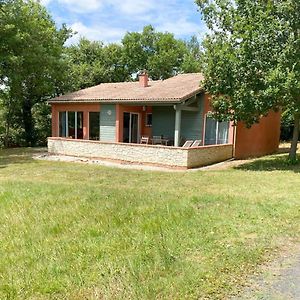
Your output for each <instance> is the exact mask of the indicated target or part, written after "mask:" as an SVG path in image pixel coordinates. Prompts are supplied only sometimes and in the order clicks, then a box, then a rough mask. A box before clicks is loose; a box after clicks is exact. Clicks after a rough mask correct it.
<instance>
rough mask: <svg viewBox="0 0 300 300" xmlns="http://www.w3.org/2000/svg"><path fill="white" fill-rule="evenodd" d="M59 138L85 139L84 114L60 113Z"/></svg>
mask: <svg viewBox="0 0 300 300" xmlns="http://www.w3.org/2000/svg"><path fill="white" fill-rule="evenodd" d="M59 136H60V137H68V138H73V139H83V112H82V111H78V112H77V111H61V112H59Z"/></svg>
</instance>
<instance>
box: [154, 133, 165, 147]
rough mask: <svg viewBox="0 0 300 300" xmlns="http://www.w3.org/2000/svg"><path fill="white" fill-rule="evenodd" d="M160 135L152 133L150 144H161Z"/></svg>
mask: <svg viewBox="0 0 300 300" xmlns="http://www.w3.org/2000/svg"><path fill="white" fill-rule="evenodd" d="M162 142H163V141H162V136H161V135H154V136H153V137H152V145H158V144H159V145H161V144H162Z"/></svg>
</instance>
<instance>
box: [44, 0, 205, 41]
mask: <svg viewBox="0 0 300 300" xmlns="http://www.w3.org/2000/svg"><path fill="white" fill-rule="evenodd" d="M40 1H41V3H42V4H43V5H44V6H46V8H47V9H48V11H49V12H50V14H51V15H52V17H53V19H54V21H55V22H56V23H57V25H58V26H59V25H61V24H62V23H66V24H67V25H68V27H71V28H72V29H73V30H74V31H76V32H77V33H78V34H76V35H75V36H74V37H72V38H71V39H70V40H69V41H68V44H74V43H76V42H77V41H78V40H79V38H80V37H81V36H83V37H86V38H88V39H90V40H101V41H103V42H105V43H111V42H120V41H121V39H122V37H123V36H124V34H125V33H126V32H128V31H129V32H131V31H142V29H143V27H144V26H145V25H149V24H151V25H153V26H154V27H155V29H156V30H157V31H162V32H165V31H168V32H171V33H174V35H175V37H176V38H182V39H189V38H190V37H191V36H192V35H196V36H197V37H198V38H199V39H200V40H201V38H202V37H203V35H204V34H205V32H206V31H207V30H206V27H205V24H204V23H203V21H202V20H201V14H200V13H199V12H198V11H197V9H198V7H197V5H196V4H195V3H194V0H40Z"/></svg>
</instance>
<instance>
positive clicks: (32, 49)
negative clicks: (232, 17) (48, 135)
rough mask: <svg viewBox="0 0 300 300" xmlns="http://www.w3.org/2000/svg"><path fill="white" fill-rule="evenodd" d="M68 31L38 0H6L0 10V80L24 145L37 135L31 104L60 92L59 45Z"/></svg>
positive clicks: (62, 43)
mask: <svg viewBox="0 0 300 300" xmlns="http://www.w3.org/2000/svg"><path fill="white" fill-rule="evenodd" d="M69 35H70V31H69V30H68V29H67V28H66V27H65V26H63V27H62V28H61V29H59V30H58V29H57V28H56V25H55V23H54V22H53V20H52V19H51V17H50V15H49V14H48V13H47V11H46V9H45V8H44V7H43V6H42V5H40V4H39V3H38V2H36V1H33V0H29V1H24V0H11V1H10V0H8V1H5V2H4V3H3V4H2V5H1V10H0V37H1V39H0V61H1V64H0V84H2V85H5V86H6V87H7V93H8V101H9V105H11V106H12V107H13V108H14V109H16V110H18V114H19V115H18V117H20V119H21V122H20V123H18V125H19V127H20V128H22V129H23V130H24V139H25V142H26V144H27V145H34V144H35V142H36V140H37V136H36V131H35V124H34V119H33V117H32V108H33V106H34V105H35V104H36V103H40V102H44V101H45V100H46V99H48V98H50V97H52V96H54V95H56V94H57V93H59V92H61V90H62V86H63V84H62V86H61V85H60V83H62V82H63V81H65V78H64V75H65V73H64V66H65V62H64V60H63V56H62V53H63V45H64V43H65V41H66V39H67V38H68V37H69Z"/></svg>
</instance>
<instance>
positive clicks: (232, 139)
mask: <svg viewBox="0 0 300 300" xmlns="http://www.w3.org/2000/svg"><path fill="white" fill-rule="evenodd" d="M201 80H203V76H202V74H200V73H194V74H179V75H177V76H174V77H172V78H169V79H166V80H158V81H152V80H149V78H148V75H147V74H146V73H142V74H140V75H139V81H137V82H121V83H102V84H100V85H97V86H93V87H90V88H86V89H83V90H80V91H77V92H74V93H70V94H66V95H62V96H59V97H56V98H54V99H52V100H50V101H49V103H50V104H51V106H52V137H51V138H49V139H48V151H49V152H50V153H56V154H65V155H75V156H85V157H94V158H101V159H108V160H114V161H127V162H135V163H143V164H151V165H164V166H169V167H176V168H193V167H198V166H202V165H207V164H211V163H214V162H219V161H223V160H226V159H229V158H232V157H236V158H245V157H249V156H260V155H265V154H268V153H272V152H275V151H276V150H277V148H278V144H279V135H280V114H279V113H276V112H270V113H269V115H268V116H266V117H263V118H262V119H261V121H260V123H259V124H255V125H254V126H252V127H251V128H250V129H248V128H246V127H245V126H244V125H243V124H242V123H238V124H237V126H232V124H231V123H230V122H218V121H216V120H214V119H212V118H211V117H209V114H208V112H209V111H210V106H209V95H208V94H207V93H205V91H204V90H203V89H202V88H201V87H200V82H201ZM142 137H143V139H142V141H144V142H145V144H141V143H140V142H141V138H142ZM185 141H198V142H197V143H198V145H197V146H196V147H182V145H183V144H184V142H185Z"/></svg>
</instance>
